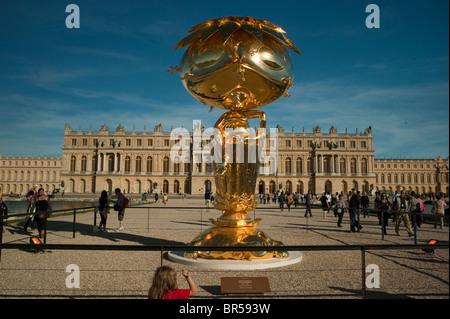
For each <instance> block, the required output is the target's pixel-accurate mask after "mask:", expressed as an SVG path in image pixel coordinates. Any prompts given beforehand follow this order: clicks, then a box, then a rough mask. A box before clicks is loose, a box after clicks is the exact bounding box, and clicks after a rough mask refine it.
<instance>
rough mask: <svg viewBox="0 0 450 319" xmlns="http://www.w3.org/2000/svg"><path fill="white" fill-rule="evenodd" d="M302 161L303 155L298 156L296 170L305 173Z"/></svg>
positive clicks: (298, 172)
mask: <svg viewBox="0 0 450 319" xmlns="http://www.w3.org/2000/svg"><path fill="white" fill-rule="evenodd" d="M297 142H298V141H297ZM302 163H303V161H302V159H301V157H297V160H296V161H295V170H296V171H297V174H301V173H303V168H302Z"/></svg>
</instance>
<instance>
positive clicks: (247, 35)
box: [175, 17, 300, 110]
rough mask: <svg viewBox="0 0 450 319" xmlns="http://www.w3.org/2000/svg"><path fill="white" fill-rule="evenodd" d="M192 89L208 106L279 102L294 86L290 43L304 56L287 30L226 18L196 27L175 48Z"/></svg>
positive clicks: (238, 106)
mask: <svg viewBox="0 0 450 319" xmlns="http://www.w3.org/2000/svg"><path fill="white" fill-rule="evenodd" d="M185 46H187V50H186V52H185V53H184V55H183V57H182V59H181V79H182V81H183V85H184V87H185V88H186V90H187V91H188V92H189V93H190V94H192V95H193V96H194V97H195V98H196V99H198V100H199V101H201V102H202V103H204V104H207V105H210V106H213V107H217V108H222V109H227V110H250V109H255V108H258V107H262V106H264V105H267V104H269V103H272V102H274V101H275V100H277V99H279V98H280V97H282V96H283V95H285V94H286V93H287V90H288V89H289V87H291V86H292V85H293V83H292V80H293V77H294V68H293V65H292V61H291V57H290V54H289V52H288V50H287V49H286V47H288V48H290V49H292V50H293V51H295V52H297V53H299V54H300V52H299V51H298V49H297V48H296V47H295V46H294V45H293V44H292V42H291V41H290V40H289V39H287V38H286V37H285V36H284V31H283V30H282V29H281V28H279V27H277V26H275V25H273V24H271V23H270V22H267V21H264V20H259V19H254V18H248V17H244V18H239V17H226V18H220V19H214V20H210V21H207V22H204V23H201V24H199V25H196V26H194V27H193V28H192V29H191V31H190V33H189V35H188V36H187V37H185V38H184V39H182V40H181V41H180V42H179V43H178V44H177V45H176V46H175V47H176V48H177V49H178V48H181V47H185Z"/></svg>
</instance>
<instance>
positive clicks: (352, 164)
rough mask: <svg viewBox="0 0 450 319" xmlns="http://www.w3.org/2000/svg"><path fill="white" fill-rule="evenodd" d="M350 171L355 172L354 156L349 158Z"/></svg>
mask: <svg viewBox="0 0 450 319" xmlns="http://www.w3.org/2000/svg"><path fill="white" fill-rule="evenodd" d="M350 173H351V174H356V159H354V158H352V159H351V160H350Z"/></svg>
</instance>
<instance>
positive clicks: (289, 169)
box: [284, 157, 292, 174]
mask: <svg viewBox="0 0 450 319" xmlns="http://www.w3.org/2000/svg"><path fill="white" fill-rule="evenodd" d="M291 162H292V161H291V158H290V157H287V158H286V160H285V161H284V163H285V167H286V169H285V172H286V174H291V173H292V167H291Z"/></svg>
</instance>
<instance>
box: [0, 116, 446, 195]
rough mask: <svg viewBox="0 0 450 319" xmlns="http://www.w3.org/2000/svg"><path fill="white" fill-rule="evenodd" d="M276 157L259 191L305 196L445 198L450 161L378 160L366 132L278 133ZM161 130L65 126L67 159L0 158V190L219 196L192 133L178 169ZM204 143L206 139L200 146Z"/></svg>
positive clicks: (170, 142) (261, 177) (281, 130)
mask: <svg viewBox="0 0 450 319" xmlns="http://www.w3.org/2000/svg"><path fill="white" fill-rule="evenodd" d="M276 132H277V135H276V139H277V141H278V150H277V153H276V154H277V156H276V157H277V158H276V159H272V160H276V161H272V162H270V163H269V165H275V164H273V163H276V168H275V169H273V170H272V171H273V173H271V174H268V175H265V174H260V175H259V177H258V180H257V184H256V193H273V192H274V191H275V190H277V189H279V188H280V187H281V188H283V189H285V190H287V191H290V192H299V193H306V192H307V191H308V190H312V191H313V192H315V193H318V194H320V193H322V192H324V191H328V192H333V193H334V192H341V191H343V192H348V191H349V190H350V189H351V188H353V187H354V188H357V189H358V190H361V191H371V190H372V191H376V190H385V191H395V190H396V189H398V188H399V187H405V188H406V189H407V190H414V191H416V192H419V193H428V192H445V193H447V194H448V191H449V190H448V184H449V181H448V179H449V170H448V167H449V158H448V157H447V158H446V159H445V160H444V159H441V158H440V157H439V158H437V159H375V158H374V156H375V150H374V146H373V136H372V128H371V127H369V128H367V129H365V130H364V131H363V132H359V131H358V130H356V132H352V133H349V132H348V131H347V130H345V132H340V133H339V132H338V130H337V129H336V128H334V127H331V128H330V129H328V130H327V131H326V132H322V129H321V128H320V127H319V126H317V127H315V128H313V130H312V133H307V132H305V130H304V129H303V130H302V132H295V131H294V129H292V131H291V132H287V131H285V129H284V128H283V127H281V126H278V127H277V130H276ZM177 142H178V141H177V140H171V139H170V132H169V131H164V130H163V128H162V125H161V124H160V125H157V126H155V128H154V129H153V130H152V131H147V130H146V129H144V131H141V132H137V131H136V130H135V129H133V130H132V131H126V130H125V127H124V126H122V125H119V126H118V127H117V128H116V129H115V130H110V129H109V127H108V126H106V125H103V126H102V127H101V128H100V130H99V131H92V129H90V130H89V131H82V130H81V128H80V129H79V130H73V129H72V127H70V126H69V125H67V124H66V127H65V131H64V143H63V155H62V158H21V157H20V158H19V157H8V158H2V157H1V156H0V188H1V189H2V191H3V192H4V193H10V192H12V193H25V192H26V191H27V190H28V189H29V188H30V187H31V186H33V185H38V186H42V187H44V188H45V189H46V190H48V191H52V190H55V189H59V188H61V186H63V187H64V189H65V192H66V193H67V192H70V193H99V192H101V191H102V190H108V191H113V190H114V189H115V188H116V187H118V188H120V189H122V190H124V191H125V192H126V193H143V192H146V191H153V190H154V189H155V188H156V189H157V190H161V191H163V192H166V193H175V194H179V193H188V194H204V192H205V191H206V190H211V191H213V192H214V191H215V183H214V176H213V172H212V166H211V164H207V163H205V162H201V163H192V149H193V147H192V146H193V133H189V141H188V142H186V143H188V144H189V149H190V150H191V153H190V158H191V163H183V162H181V163H179V164H175V163H174V162H173V161H172V160H171V159H170V150H171V148H172V147H173V146H174V144H175V143H177ZM204 143H205V141H203V144H202V145H205V144H204Z"/></svg>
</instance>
